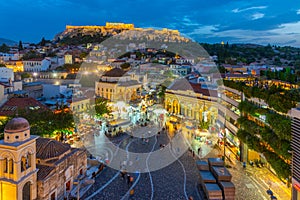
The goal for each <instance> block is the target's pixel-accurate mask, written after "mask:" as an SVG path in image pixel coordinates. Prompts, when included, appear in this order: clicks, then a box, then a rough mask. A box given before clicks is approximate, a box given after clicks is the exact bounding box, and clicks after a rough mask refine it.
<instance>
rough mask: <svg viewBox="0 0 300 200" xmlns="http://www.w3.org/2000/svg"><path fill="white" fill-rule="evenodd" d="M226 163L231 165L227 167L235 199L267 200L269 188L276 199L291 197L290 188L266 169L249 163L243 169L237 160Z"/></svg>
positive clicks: (212, 153)
mask: <svg viewBox="0 0 300 200" xmlns="http://www.w3.org/2000/svg"><path fill="white" fill-rule="evenodd" d="M222 153H223V152H220V151H219V150H216V149H214V150H212V151H211V152H210V153H209V154H208V155H207V156H206V157H205V158H209V157H216V156H217V155H220V154H222ZM232 160H233V159H232ZM226 163H227V164H229V165H230V166H232V168H229V171H230V173H231V174H232V182H233V183H234V184H235V187H236V199H237V200H265V199H266V200H269V199H270V196H269V195H268V194H267V192H266V191H267V190H268V189H269V188H270V189H271V190H272V191H273V193H274V195H275V196H276V197H277V199H280V200H290V199H291V189H290V188H287V186H286V185H285V184H284V183H283V182H281V181H280V180H279V179H278V178H277V177H276V176H275V175H274V174H272V173H271V172H270V171H269V170H268V169H266V168H264V167H263V168H258V167H252V166H250V165H247V167H246V169H244V168H243V166H242V163H241V162H238V161H234V162H230V161H227V162H226Z"/></svg>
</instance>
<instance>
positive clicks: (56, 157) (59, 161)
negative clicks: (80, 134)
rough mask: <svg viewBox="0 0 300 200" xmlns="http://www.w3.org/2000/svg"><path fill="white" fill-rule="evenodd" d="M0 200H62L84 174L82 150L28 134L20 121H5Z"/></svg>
mask: <svg viewBox="0 0 300 200" xmlns="http://www.w3.org/2000/svg"><path fill="white" fill-rule="evenodd" d="M0 162H1V164H0V199H1V200H5V199H8V200H11V199H16V200H35V199H50V200H56V199H63V198H64V197H66V196H67V194H68V193H69V192H70V191H71V189H72V186H73V181H74V179H76V178H77V177H78V176H79V175H81V174H82V175H83V174H85V171H86V166H87V156H86V152H85V150H82V149H76V148H71V147H70V145H68V144H63V143H60V142H58V141H55V140H52V139H48V138H39V137H38V136H34V135H30V125H29V123H28V121H27V120H26V119H24V118H20V117H19V118H14V119H12V120H11V121H9V122H8V123H7V124H6V126H5V130H4V140H1V141H0Z"/></svg>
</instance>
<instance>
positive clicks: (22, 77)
mask: <svg viewBox="0 0 300 200" xmlns="http://www.w3.org/2000/svg"><path fill="white" fill-rule="evenodd" d="M30 77H31V74H29V73H27V72H25V73H22V74H21V79H22V80H23V79H24V78H30Z"/></svg>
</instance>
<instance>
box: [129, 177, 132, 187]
mask: <svg viewBox="0 0 300 200" xmlns="http://www.w3.org/2000/svg"><path fill="white" fill-rule="evenodd" d="M129 183H130V186H131V185H132V184H133V176H130V179H129Z"/></svg>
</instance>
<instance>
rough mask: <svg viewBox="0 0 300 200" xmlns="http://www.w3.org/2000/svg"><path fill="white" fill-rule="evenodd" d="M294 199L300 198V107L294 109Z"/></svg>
mask: <svg viewBox="0 0 300 200" xmlns="http://www.w3.org/2000/svg"><path fill="white" fill-rule="evenodd" d="M291 114H292V118H293V120H292V151H291V153H292V200H298V199H300V171H299V169H300V132H299V130H300V109H299V108H294V109H292V112H291Z"/></svg>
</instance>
